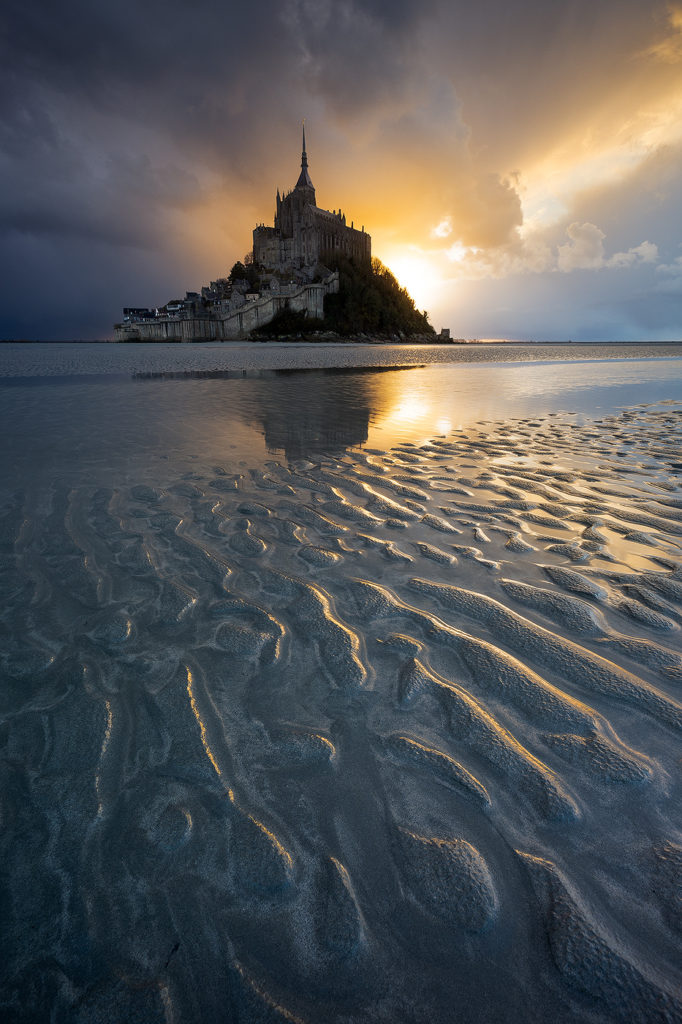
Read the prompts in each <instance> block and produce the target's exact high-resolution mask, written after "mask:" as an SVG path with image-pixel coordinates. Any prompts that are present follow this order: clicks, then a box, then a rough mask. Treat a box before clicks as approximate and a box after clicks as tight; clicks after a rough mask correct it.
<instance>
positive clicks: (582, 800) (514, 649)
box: [0, 346, 682, 1024]
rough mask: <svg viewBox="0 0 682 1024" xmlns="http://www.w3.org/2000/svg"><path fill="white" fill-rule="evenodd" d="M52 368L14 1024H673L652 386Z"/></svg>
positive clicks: (38, 485) (32, 583) (677, 610)
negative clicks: (507, 385)
mask: <svg viewBox="0 0 682 1024" xmlns="http://www.w3.org/2000/svg"><path fill="white" fill-rule="evenodd" d="M101 348H107V347H106V346H101ZM197 351H199V350H197ZM72 356H73V361H72V363H71V364H69V363H68V360H67V361H66V362H65V361H62V362H58V363H57V364H55V365H56V368H55V369H54V371H53V372H51V375H52V376H54V377H55V378H57V383H55V384H53V385H49V384H44V386H43V387H40V386H38V384H37V383H36V382H35V381H34V386H31V385H30V380H29V378H31V377H32V376H33V377H34V378H36V380H37V371H36V369H35V366H34V363H33V362H31V360H33V358H34V357H33V356H32V355H31V354H30V353H29V354H28V355H27V356H26V359H27V360H28V362H25V363H24V364H22V363H21V357H20V356H18V355H17V356H16V357H15V356H14V355H13V356H12V359H15V362H12V363H11V366H10V368H9V369H8V371H7V373H6V375H5V383H6V382H7V379H8V378H9V377H11V378H22V377H25V378H26V380H25V381H24V385H22V384H17V383H15V384H13V385H12V386H11V387H9V386H6V387H4V388H1V387H0V389H1V390H2V392H3V396H4V397H6V398H7V403H6V405H5V408H6V410H7V421H6V426H7V431H9V434H8V433H6V434H5V436H6V437H8V439H9V440H10V442H11V443H10V444H9V445H8V446H7V450H6V452H5V455H4V456H3V484H2V492H1V497H2V504H1V506H0V511H1V520H0V522H1V525H0V544H1V545H2V561H1V563H0V565H1V576H2V590H3V594H4V595H5V597H4V601H3V607H2V614H1V616H0V624H1V629H2V645H1V648H2V661H1V667H2V688H1V690H0V701H1V704H0V769H1V770H2V773H3V785H2V790H1V792H2V822H3V828H2V832H1V833H0V844H1V848H2V864H3V874H4V884H3V897H2V911H1V913H0V921H1V924H0V929H1V934H2V948H3V950H4V956H3V963H2V975H3V978H2V988H1V995H0V1003H1V1005H2V1007H3V1014H4V1015H5V1016H4V1019H6V1020H12V1021H29V1020H39V1019H45V1020H46V1019H52V1020H55V1021H82V1022H93V1021H113V1020H121V1021H122V1020H126V1021H145V1022H156V1021H159V1022H161V1021H164V1022H191V1021H202V1022H212V1021H219V1020H221V1021H222V1020H229V1021H240V1022H242V1021H243V1022H250V1021H268V1022H269V1021H273V1022H274V1021H305V1022H311V1024H312V1022H319V1024H323V1022H339V1024H341V1022H344V1024H346V1022H364V1021H373V1022H374V1021H381V1022H394V1021H401V1022H422V1021H434V1022H435V1021H443V1022H446V1021H447V1022H451V1021H455V1020H456V1021H458V1022H471V1024H479V1022H480V1024H483V1022H503V1021H521V1020H523V1021H534V1022H538V1024H539V1022H546V1021H548V1020H557V1021H568V1020H570V1021H580V1022H583V1021H584V1022H586V1024H587V1022H590V1024H594V1022H610V1021H628V1022H642V1024H649V1022H654V1021H660V1022H672V1021H678V1020H682V995H681V989H680V985H681V982H682V972H681V971H680V957H679V951H680V939H681V938H682V923H681V921H682V918H681V916H680V907H679V893H680V888H679V887H680V881H681V879H682V820H681V808H682V784H681V782H680V757H681V752H680V731H681V729H682V699H681V695H680V683H681V682H682V645H681V642H680V625H681V623H682V488H681V486H680V481H681V480H682V444H681V441H682V396H681V395H680V393H679V385H678V382H677V381H678V378H675V381H674V383H672V384H671V386H670V387H669V388H666V384H665V380H664V379H663V378H662V377H661V378H660V379H658V378H656V371H655V369H653V368H652V364H655V363H656V362H657V360H656V359H643V360H642V363H641V365H640V368H639V371H638V372H636V371H633V370H632V367H633V365H634V364H633V363H627V362H626V361H625V360H623V364H622V367H621V365H620V364H619V367H620V368H616V367H615V366H614V367H613V368H611V369H609V368H608V367H607V368H604V367H603V365H602V364H601V363H600V364H599V366H598V367H597V366H596V365H593V366H592V367H591V368H588V369H589V374H590V375H591V378H592V384H593V386H594V388H596V389H598V388H599V387H600V386H601V387H603V389H604V390H603V392H599V394H600V395H602V394H606V392H607V388H608V386H613V387H616V386H617V387H619V388H620V387H622V388H625V389H634V391H633V400H631V401H628V402H627V403H622V402H620V403H619V402H618V401H617V400H614V401H613V402H612V403H611V404H612V405H613V407H612V408H609V409H607V410H602V411H599V410H595V412H594V413H592V414H590V413H588V411H587V408H588V407H589V403H588V402H587V400H585V402H584V405H585V408H583V409H582V410H581V411H580V413H579V415H576V412H577V404H576V403H578V404H579V401H582V399H580V400H577V399H576V402H573V403H572V402H571V397H570V396H572V395H573V392H570V395H569V392H568V390H567V388H568V385H567V386H566V389H565V390H564V393H563V395H562V394H561V393H558V394H555V393H553V392H552V390H551V381H552V380H555V381H556V380H557V379H559V378H558V377H557V375H558V374H560V373H562V372H564V373H566V374H568V373H569V370H570V372H571V373H573V374H574V378H571V379H575V380H577V377H575V375H576V374H579V373H582V372H583V371H584V372H585V373H588V370H585V369H584V368H583V370H580V368H576V367H575V366H573V367H572V368H571V367H569V365H568V363H567V362H566V360H567V359H569V358H570V357H568V356H567V357H565V359H564V362H563V363H561V360H557V365H556V367H555V368H554V369H553V368H552V367H551V366H550V367H549V368H543V369H542V370H537V371H533V372H536V373H538V374H540V373H541V374H542V375H543V376H542V380H543V381H544V380H545V379H546V381H547V384H546V385H543V387H544V391H542V397H538V398H536V399H535V400H534V399H533V397H532V395H531V396H530V398H529V397H528V395H522V394H521V392H520V390H519V388H518V387H517V391H516V392H515V393H514V394H511V392H510V393H509V395H507V394H505V393H502V392H499V393H498V398H497V399H495V397H494V396H493V399H492V404H493V406H494V404H495V401H497V406H498V414H497V415H495V413H494V411H493V414H492V415H491V413H490V410H489V409H486V417H485V421H482V420H481V419H478V418H475V403H476V402H478V401H479V399H478V398H476V395H477V394H478V393H479V392H480V393H481V394H482V393H483V392H484V391H485V389H486V387H488V388H489V387H490V381H493V380H495V381H497V380H498V379H499V376H497V375H498V374H501V373H502V372H503V370H500V369H499V364H498V363H495V364H491V365H490V366H489V367H483V368H479V367H476V368H474V370H475V374H478V376H474V375H473V372H474V371H472V374H470V376H469V377H467V376H466V371H462V373H463V374H464V376H460V377H455V376H454V373H455V369H456V368H455V369H453V371H452V373H453V376H452V377H450V378H448V382H450V383H447V385H446V384H443V385H442V390H441V391H440V392H438V395H437V396H436V397H434V398H433V400H432V401H433V405H432V407H430V406H428V386H429V384H428V382H429V380H431V378H430V377H419V376H418V374H419V373H421V372H422V371H420V370H419V369H414V370H405V371H401V372H398V371H395V372H390V373H389V372H386V373H380V374H378V375H377V374H375V375H373V376H372V375H368V377H369V382H366V383H362V381H358V379H357V378H356V377H351V378H346V377H344V376H339V375H336V376H332V377H330V378H328V377H325V378H324V379H319V380H318V379H317V378H305V379H302V382H301V383H300V388H301V389H303V390H300V391H297V390H296V389H297V387H299V384H298V383H297V379H295V380H290V379H288V378H283V379H280V378H277V379H276V380H275V381H274V383H273V382H269V381H265V382H263V381H256V382H255V383H251V384H249V382H248V380H247V381H245V382H244V387H243V388H242V390H241V391H238V390H237V389H238V386H239V385H240V383H241V382H239V381H229V380H220V379H218V380H209V381H201V380H198V381H191V382H188V383H186V384H185V383H182V382H180V383H178V382H177V381H172V380H169V379H165V380H164V379H161V380H160V381H159V383H153V384H151V385H146V384H144V383H143V382H141V381H140V379H139V376H138V377H137V378H135V377H134V374H136V373H137V374H138V375H139V374H140V373H144V372H157V370H156V369H154V367H153V366H152V368H151V369H150V367H149V366H147V365H145V367H144V368H142V369H140V368H137V369H135V368H133V369H132V371H131V367H130V366H129V365H127V364H126V365H125V368H124V370H123V371H121V374H122V377H123V376H126V375H127V377H126V381H125V382H123V383H120V385H118V384H117V385H114V383H111V384H109V385H106V384H93V383H88V379H87V378H88V375H89V374H90V372H91V366H90V364H89V363H87V362H86V363H84V362H83V361H82V360H81V361H80V362H79V361H78V359H79V357H78V354H77V353H72ZM59 358H60V359H61V356H60V357H59ZM88 358H89V357H88ZM103 358H106V359H109V352H108V351H107V353H106V356H105V357H103ZM128 358H133V357H132V356H131V357H129V356H128V355H126V359H128ZM201 358H202V359H203V358H204V357H203V356H202V357H201ZM277 358H279V356H278V357H277ZM415 358H416V357H415ZM666 358H670V356H669V354H666ZM406 361H409V359H408V360H406ZM671 361H673V360H671ZM675 361H676V362H677V364H678V365H679V363H680V360H679V359H677V360H675ZM29 364H30V365H29ZM8 365H9V364H8ZM93 365H95V364H93ZM97 365H98V367H99V370H98V372H100V373H103V374H106V373H109V372H112V373H113V372H116V373H118V372H119V371H120V367H118V368H115V371H114V370H111V369H110V368H108V369H107V368H106V367H105V368H104V369H103V364H102V363H100V364H97ZM69 366H70V368H69ZM107 366H109V364H107ZM562 367H563V369H562ZM17 368H18V369H17ZM166 369H167V372H168V373H171V372H173V371H174V370H175V369H176V368H175V366H174V365H172V366H171V365H168V366H167V368H166ZM158 372H159V374H161V376H163V372H164V371H163V370H162V369H159V370H158ZM423 372H424V373H427V371H423ZM428 372H430V373H441V372H442V371H441V369H440V368H438V367H436V368H435V369H433V368H431V370H429V371H428ZM510 372H511V371H510ZM519 372H524V371H523V367H521V370H520V371H519ZM525 372H526V375H528V374H529V373H530V372H531V371H530V370H529V369H528V368H526V370H525ZM486 373H488V376H487V377H486V376H485V374H486ZM70 374H75V379H74V380H70V381H69V382H67V381H66V379H65V378H67V377H68V376H69V375H70ZM79 374H80V378H81V379H80V380H79V376H78V375H79ZM410 374H412V375H414V376H412V377H410ZM608 374H611V376H610V377H609V376H608ZM618 374H621V376H620V377H618ZM600 375H601V376H600ZM648 375H650V380H651V382H652V383H650V384H649V385H647V383H646V381H647V380H649V376H648ZM678 375H679V371H678ZM48 376H50V373H48V374H46V375H44V377H41V378H40V379H41V380H43V381H44V380H45V379H47V377H48ZM379 378H381V380H379ZM508 379H509V380H513V379H514V378H513V376H512V377H509V378H508ZM534 379H535V380H539V379H540V378H539V377H536V378H534ZM60 380H61V383H59V381H60ZM654 380H656V384H655V387H656V388H658V394H657V395H654V394H653V393H652V395H651V396H650V397H651V398H652V400H651V401H649V400H648V398H644V397H643V392H642V393H641V394H640V396H639V397H638V398H637V397H635V396H636V391H637V387H638V386H639V388H640V390H641V389H642V388H646V387H648V386H650V387H651V388H654V383H653V382H654ZM311 381H312V384H311ZM421 381H423V382H424V383H423V385H422V383H420V382H421ZM457 381H459V382H460V383H459V384H456V382H457ZM462 381H464V383H462ZM608 381H610V382H611V385H608V383H607V382H608ZM638 381H639V382H640V383H639V384H638ZM486 382H488V383H487V384H486ZM614 382H615V383H614ZM228 385H230V388H231V389H229V388H228V387H227V386H228ZM313 385H314V388H316V389H317V390H318V394H319V395H321V396H322V398H321V399H320V402H321V405H322V409H321V410H318V412H317V414H316V413H315V409H314V407H313V403H312V401H310V400H309V398H308V397H306V396H309V395H310V394H311V388H313ZM417 385H419V386H417ZM119 386H120V388H121V389H122V390H121V391H120V393H119V392H116V391H115V387H119ZM572 386H573V385H572ZM580 386H581V387H582V391H581V392H580V393H581V394H583V396H584V394H587V392H586V390H585V388H586V387H587V385H586V384H585V385H584V386H583V385H580ZM99 387H102V388H103V389H104V388H105V387H108V388H109V391H108V394H109V395H119V396H124V397H122V398H120V400H119V398H118V397H117V398H116V401H115V405H116V407H117V408H118V409H119V410H120V420H117V421H115V420H114V419H113V416H114V413H113V412H112V413H111V416H112V419H111V420H107V419H106V417H107V416H108V415H109V413H107V412H106V410H105V409H104V406H103V403H102V399H101V395H102V394H104V391H102V392H100V391H97V390H96V389H97V388H99ZM496 387H497V385H496ZM515 387H516V385H515ZM519 387H520V385H519ZM538 387H539V385H538ZM221 388H223V390H222V391H221V390H220V389H221ZM249 388H251V391H249ZM257 388H260V390H258V391H257V390H256V389H257ZM325 388H327V389H328V390H325ZM434 388H435V385H434ZM457 388H459V389H460V390H457ZM575 388H576V391H575V394H576V395H577V394H578V391H579V387H578V384H575ZM93 389H95V390H93ZM173 389H174V390H173ZM180 389H186V390H185V391H184V392H181V390H180ZM263 389H266V390H263ZM267 389H270V390H267ZM277 389H279V391H278V390H277ZM363 389H364V390H363ZM476 389H479V390H478V391H477V390H476ZM555 390H556V389H555ZM275 393H277V394H281V399H280V404H279V406H277V407H275V405H274V404H273V403H274V399H273V397H272V396H273V395H274V394H275ZM590 393H591V394H595V393H596V392H590ZM629 393H630V392H629V391H628V394H629ZM183 394H184V396H185V397H186V398H187V401H188V403H190V404H189V405H188V408H191V409H192V410H194V411H193V412H192V415H191V416H190V415H189V414H187V417H186V419H185V420H184V421H183V411H182V410H183V402H182V399H183ZM246 394H252V395H253V396H254V397H252V398H251V399H249V401H250V402H251V403H252V404H251V405H249V407H248V409H247V408H246V406H245V405H244V401H245V399H243V397H242V398H240V395H241V396H243V395H246ZM351 394H352V397H349V395H351ZM434 394H435V390H434ZM467 394H469V395H470V396H471V395H474V398H472V399H470V403H469V404H467V399H466V395H467ZM538 394H540V392H539V391H538ZM566 395H569V397H568V399H567V398H566ZM618 395H620V392H618ZM263 396H265V398H264V397H263ZM415 396H416V397H415ZM424 396H426V397H424ZM519 396H520V397H519ZM256 399H258V401H259V402H261V406H260V407H258V408H261V411H260V412H258V411H257V402H256ZM417 399H419V400H420V401H421V402H422V406H421V407H420V406H419V402H418V401H417ZM409 401H412V405H411V406H410V405H409ZM566 401H568V407H566V405H564V406H563V408H561V407H560V406H561V403H562V402H566ZM600 401H601V399H600ZM240 402H241V403H242V404H241V405H240ZM334 402H337V403H338V409H336V411H335V407H334ZM354 402H355V405H353V403H354ZM89 403H92V407H91V405H90V404H89ZM191 403H195V404H191ZM263 403H266V404H267V409H266V412H263V411H262V406H263ZM415 403H416V404H415ZM448 403H449V404H450V412H449V413H448ZM514 403H517V405H518V403H521V404H523V406H524V408H525V412H523V414H520V406H519V407H518V408H517V405H514ZM593 404H594V400H593ZM571 405H573V406H574V407H573V408H571ZM98 406H99V408H100V410H102V417H103V420H102V422H103V423H105V424H106V429H102V430H101V432H98V429H97V420H96V414H95V412H94V409H95V408H96V407H98ZM199 407H201V409H202V411H201V414H200V413H199V412H198V411H197V409H199ZM325 409H326V411H327V419H326V426H324V428H323V426H322V425H323V424H325V415H324V412H325ZM339 409H343V410H345V413H344V415H347V416H350V413H351V411H352V412H353V415H352V416H351V418H350V419H343V416H342V414H341V412H339V411H338V410H339ZM425 409H426V410H427V411H424V410H425ZM429 409H430V411H428V410H429ZM533 409H535V410H536V412H534V411H533ZM353 410H354V411H353ZM396 410H398V411H397V412H396ZM400 410H402V414H401V413H400ZM406 410H407V411H406ZM10 414H11V422H10ZM22 416H23V420H22V421H21V422H18V420H19V418H20V417H22ZM36 416H38V417H39V418H40V417H41V416H42V417H43V420H42V423H38V424H36ZM202 416H203V417H204V418H203V419H202V418H201V417H202ZM335 416H336V419H334V417H335ZM221 417H223V418H222V419H221ZM429 417H430V418H429ZM172 421H173V422H172ZM162 424H163V429H162V426H161V425H162ZM358 424H359V426H358ZM60 430H61V431H62V432H63V437H64V438H68V443H67V441H66V440H65V441H64V442H63V443H62V444H60V443H56V442H55V443H54V448H53V449H51V448H50V434H52V436H53V437H56V436H57V435H58V434H59V432H60ZM12 431H14V437H12V435H11V432H12ZM247 431H251V433H250V434H248V436H247ZM133 435H134V436H135V438H137V442H136V443H137V444H138V447H136V448H135V449H133V447H132V444H133V442H132V441H131V437H132V436H133ZM41 436H42V442H41V440H40V439H41ZM249 438H251V440H249ZM21 439H23V442H24V447H23V449H21V450H18V448H17V446H20V444H21V443H22V442H21ZM41 443H42V447H41ZM116 448H118V453H116V452H115V449H116ZM221 450H222V457H221ZM41 453H42V454H41ZM32 460H33V461H32ZM27 463H28V464H27ZM31 464H32V465H33V467H34V468H33V469H31Z"/></svg>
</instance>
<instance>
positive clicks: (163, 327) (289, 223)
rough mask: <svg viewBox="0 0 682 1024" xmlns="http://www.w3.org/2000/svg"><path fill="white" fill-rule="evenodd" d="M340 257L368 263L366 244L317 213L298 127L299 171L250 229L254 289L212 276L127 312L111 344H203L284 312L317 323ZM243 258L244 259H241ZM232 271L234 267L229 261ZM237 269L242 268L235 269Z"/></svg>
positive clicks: (329, 214) (333, 217)
mask: <svg viewBox="0 0 682 1024" xmlns="http://www.w3.org/2000/svg"><path fill="white" fill-rule="evenodd" d="M339 255H341V256H347V257H350V258H352V259H355V260H356V261H358V262H363V261H366V262H367V263H369V262H370V260H371V256H372V240H371V238H370V236H369V235H368V234H367V232H366V231H365V229H364V227H363V228H362V230H360V231H358V230H357V229H356V228H355V227H353V224H352V223H351V225H350V227H348V225H347V224H346V218H345V215H344V214H343V213H342V212H341V210H338V211H336V210H334V211H329V210H322V209H320V207H318V206H317V205H316V203H315V187H314V185H313V183H312V181H311V180H310V174H309V172H308V156H307V153H306V148H305V126H304V127H303V152H302V154H301V173H300V175H299V177H298V181H297V182H296V185H295V186H294V188H293V189H292V190H291V192H289V193H287V194H286V195H284V196H280V194H279V189H278V190H277V207H276V212H275V224H274V227H266V226H265V225H264V224H259V225H258V226H257V227H256V228H254V231H253V263H254V264H255V267H257V268H258V274H257V276H258V280H259V284H258V285H257V286H256V288H254V286H253V283H252V281H250V280H249V279H248V274H247V275H246V276H245V277H244V278H240V277H236V278H235V276H234V271H233V273H232V274H231V275H230V277H229V278H224V277H221V278H218V279H217V280H215V281H211V282H210V284H209V285H205V286H204V287H203V288H202V289H201V292H200V293H199V292H187V293H186V294H185V298H184V299H171V300H170V301H169V302H167V303H166V304H165V305H164V306H159V307H156V308H154V307H150V308H147V307H144V308H140V307H135V308H133V307H127V308H125V309H124V310H123V321H122V322H121V323H118V324H115V325H114V338H115V340H116V341H169V340H180V341H209V340H229V339H236V338H245V337H248V336H249V333H250V332H251V331H253V330H255V329H258V328H260V327H263V326H264V325H265V324H268V323H269V322H270V321H271V320H272V319H273V318H274V317H275V316H276V315H277V314H278V313H279V312H281V311H282V310H284V309H289V310H292V311H293V312H298V313H304V314H305V315H306V316H308V317H312V318H316V319H320V318H322V317H323V316H324V297H325V295H328V294H330V293H334V292H338V290H339V274H338V271H332V270H330V269H329V265H326V264H325V260H326V259H328V260H329V264H330V265H331V266H333V265H334V258H335V257H337V256H339ZM248 258H249V259H250V258H251V254H249V256H248ZM236 266H240V264H237V265H236ZM242 270H244V268H242Z"/></svg>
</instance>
